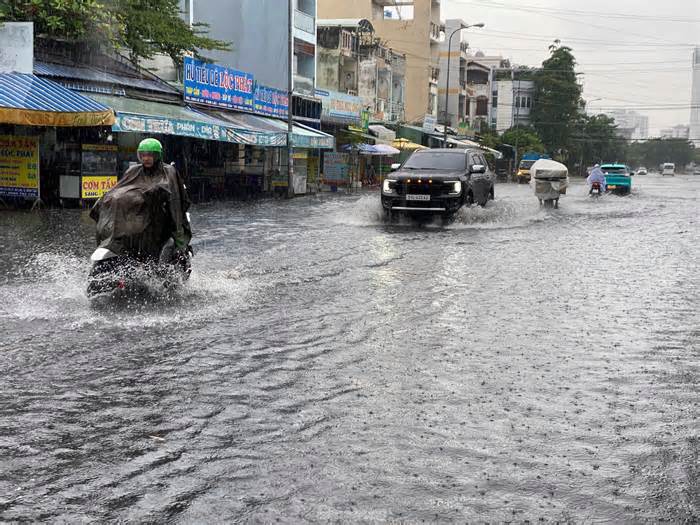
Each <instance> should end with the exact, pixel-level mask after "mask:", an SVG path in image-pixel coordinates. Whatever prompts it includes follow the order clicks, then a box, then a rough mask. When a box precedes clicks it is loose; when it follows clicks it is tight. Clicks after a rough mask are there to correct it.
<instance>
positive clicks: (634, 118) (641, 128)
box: [607, 109, 649, 140]
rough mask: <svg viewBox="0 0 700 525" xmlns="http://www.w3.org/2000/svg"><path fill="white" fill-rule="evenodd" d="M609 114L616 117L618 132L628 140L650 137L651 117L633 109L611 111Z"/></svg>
mask: <svg viewBox="0 0 700 525" xmlns="http://www.w3.org/2000/svg"><path fill="white" fill-rule="evenodd" d="M607 115H608V116H609V117H611V118H613V119H615V125H616V126H617V129H616V133H617V135H618V136H619V137H622V138H625V139H628V140H646V139H648V138H649V117H648V116H646V115H641V114H639V113H637V112H636V111H632V110H624V109H622V110H616V111H610V112H608V113H607Z"/></svg>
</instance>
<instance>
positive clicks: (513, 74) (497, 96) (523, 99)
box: [491, 67, 535, 133]
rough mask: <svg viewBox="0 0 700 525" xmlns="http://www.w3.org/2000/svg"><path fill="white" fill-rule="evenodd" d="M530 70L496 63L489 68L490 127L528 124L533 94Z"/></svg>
mask: <svg viewBox="0 0 700 525" xmlns="http://www.w3.org/2000/svg"><path fill="white" fill-rule="evenodd" d="M532 73H533V70H531V69H529V68H512V67H499V68H494V69H493V70H492V81H491V88H492V92H491V94H492V96H491V128H492V129H494V130H496V131H497V132H498V133H503V132H504V131H506V130H508V129H510V128H513V127H516V126H529V125H530V112H531V111H532V107H533V103H534V98H535V83H534V81H533V80H531V78H532Z"/></svg>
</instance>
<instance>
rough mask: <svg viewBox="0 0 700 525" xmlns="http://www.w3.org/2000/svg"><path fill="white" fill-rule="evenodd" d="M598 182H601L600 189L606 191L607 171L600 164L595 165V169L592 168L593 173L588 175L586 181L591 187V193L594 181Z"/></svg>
mask: <svg viewBox="0 0 700 525" xmlns="http://www.w3.org/2000/svg"><path fill="white" fill-rule="evenodd" d="M594 182H597V183H598V184H600V191H602V192H604V191H605V173H604V172H603V170H602V169H600V164H596V165H595V166H593V169H592V170H591V173H590V174H589V175H588V178H587V179H586V183H587V184H588V185H589V186H590V187H591V190H589V194H590V193H591V191H592V190H593V183H594Z"/></svg>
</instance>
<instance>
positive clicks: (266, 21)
mask: <svg viewBox="0 0 700 525" xmlns="http://www.w3.org/2000/svg"><path fill="white" fill-rule="evenodd" d="M185 3H186V2H185ZM280 4H281V2H280V1H279V0H234V1H232V0H195V1H194V21H195V22H205V23H207V24H209V26H210V28H209V29H210V32H209V36H211V37H212V38H217V39H220V40H225V41H229V42H231V43H232V50H231V51H206V52H203V53H202V54H203V55H204V56H206V57H207V58H209V59H211V60H212V61H213V62H215V63H216V64H220V65H224V66H228V67H231V68H235V69H239V70H241V71H247V72H250V73H252V74H253V75H254V76H255V80H257V81H258V82H261V83H262V84H265V85H267V86H270V87H274V88H277V89H282V90H286V89H287V71H288V69H287V67H288V62H289V60H288V59H287V52H288V51H287V50H288V47H287V45H288V44H287V27H288V18H287V9H286V3H284V6H285V8H284V9H280ZM311 76H312V77H313V74H312V75H311Z"/></svg>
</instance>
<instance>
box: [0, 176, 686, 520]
mask: <svg viewBox="0 0 700 525" xmlns="http://www.w3.org/2000/svg"><path fill="white" fill-rule="evenodd" d="M635 185H636V189H635V192H634V194H633V195H631V196H629V197H622V198H618V197H604V198H601V199H599V200H595V201H594V200H589V199H588V198H587V197H586V189H585V188H584V187H583V186H582V185H576V186H574V188H573V189H572V191H570V193H569V195H567V196H566V197H565V198H564V199H562V201H561V207H560V209H558V210H542V209H540V208H539V207H538V203H537V200H536V199H535V197H534V196H533V195H532V194H531V190H530V189H529V188H528V187H526V186H508V185H500V186H498V187H497V190H496V191H497V199H496V201H495V202H493V203H489V205H488V207H487V208H485V209H480V208H472V209H468V210H464V211H463V212H462V213H461V215H460V216H459V218H458V220H457V221H456V222H455V223H454V224H452V225H450V226H448V227H442V226H441V225H439V224H434V225H433V224H428V225H415V224H411V223H405V224H404V223H400V224H396V225H387V224H385V223H384V222H383V221H382V214H381V209H380V207H379V204H378V196H377V195H376V194H363V195H357V196H351V197H347V196H346V197H340V196H332V195H324V196H321V197H309V198H302V199H296V200H294V201H291V202H281V203H280V202H272V201H270V202H263V203H259V204H256V205H239V204H231V203H227V204H217V205H212V206H200V207H197V208H196V209H195V210H193V223H194V229H195V233H196V239H195V241H196V242H195V250H196V252H197V254H196V258H195V259H194V266H195V272H194V274H193V277H192V279H191V282H190V283H189V284H188V285H187V287H186V288H185V289H184V290H182V291H181V292H179V293H178V294H177V295H175V296H173V297H167V298H163V300H161V301H160V302H158V303H156V304H147V305H141V306H138V307H135V308H130V309H127V310H115V311H94V310H92V309H90V307H89V305H88V302H87V299H86V298H85V294H84V288H85V275H86V272H87V271H88V268H89V263H88V257H89V253H90V251H91V248H92V239H93V225H92V223H91V222H90V220H89V219H88V218H87V217H86V215H85V214H81V213H79V212H76V211H48V212H45V213H16V212H1V213H0V253H2V257H1V258H0V324H1V325H2V336H1V337H0V374H2V387H1V389H0V458H1V459H0V462H2V468H1V469H0V518H2V519H4V520H21V519H23V520H29V521H38V520H52V521H69V522H74V521H85V520H96V521H102V520H115V521H172V520H175V521H181V522H199V523H204V522H220V521H261V522H269V521H275V520H277V519H279V520H281V521H284V522H299V521H315V522H318V521H329V520H333V521H341V522H357V521H369V522H374V521H406V522H419V521H421V520H425V521H429V522H432V521H484V520H488V521H492V522H502V521H516V522H520V521H524V520H531V521H535V520H540V519H544V520H547V521H565V520H573V521H577V522H593V521H617V522H619V521H624V522H636V521H652V522H653V521H659V520H671V521H675V522H678V521H687V522H693V521H697V520H700V502H699V500H700V496H699V494H700V457H699V453H700V437H699V436H700V434H699V430H700V428H699V426H700V425H699V423H698V421H699V416H700V410H699V407H698V402H699V394H698V386H699V385H698V383H699V381H698V373H699V372H700V366H699V360H698V358H699V355H698V354H699V347H700V345H699V341H700V336H699V332H700V326H699V325H700V323H699V318H698V310H697V309H698V304H699V302H700V278H699V277H698V275H699V271H700V267H699V265H698V262H699V258H700V228H699V225H698V220H699V219H698V209H699V203H698V196H699V195H700V177H695V178H693V177H682V176H677V177H675V178H667V179H661V178H659V177H656V176H647V177H636V178H635Z"/></svg>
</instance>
